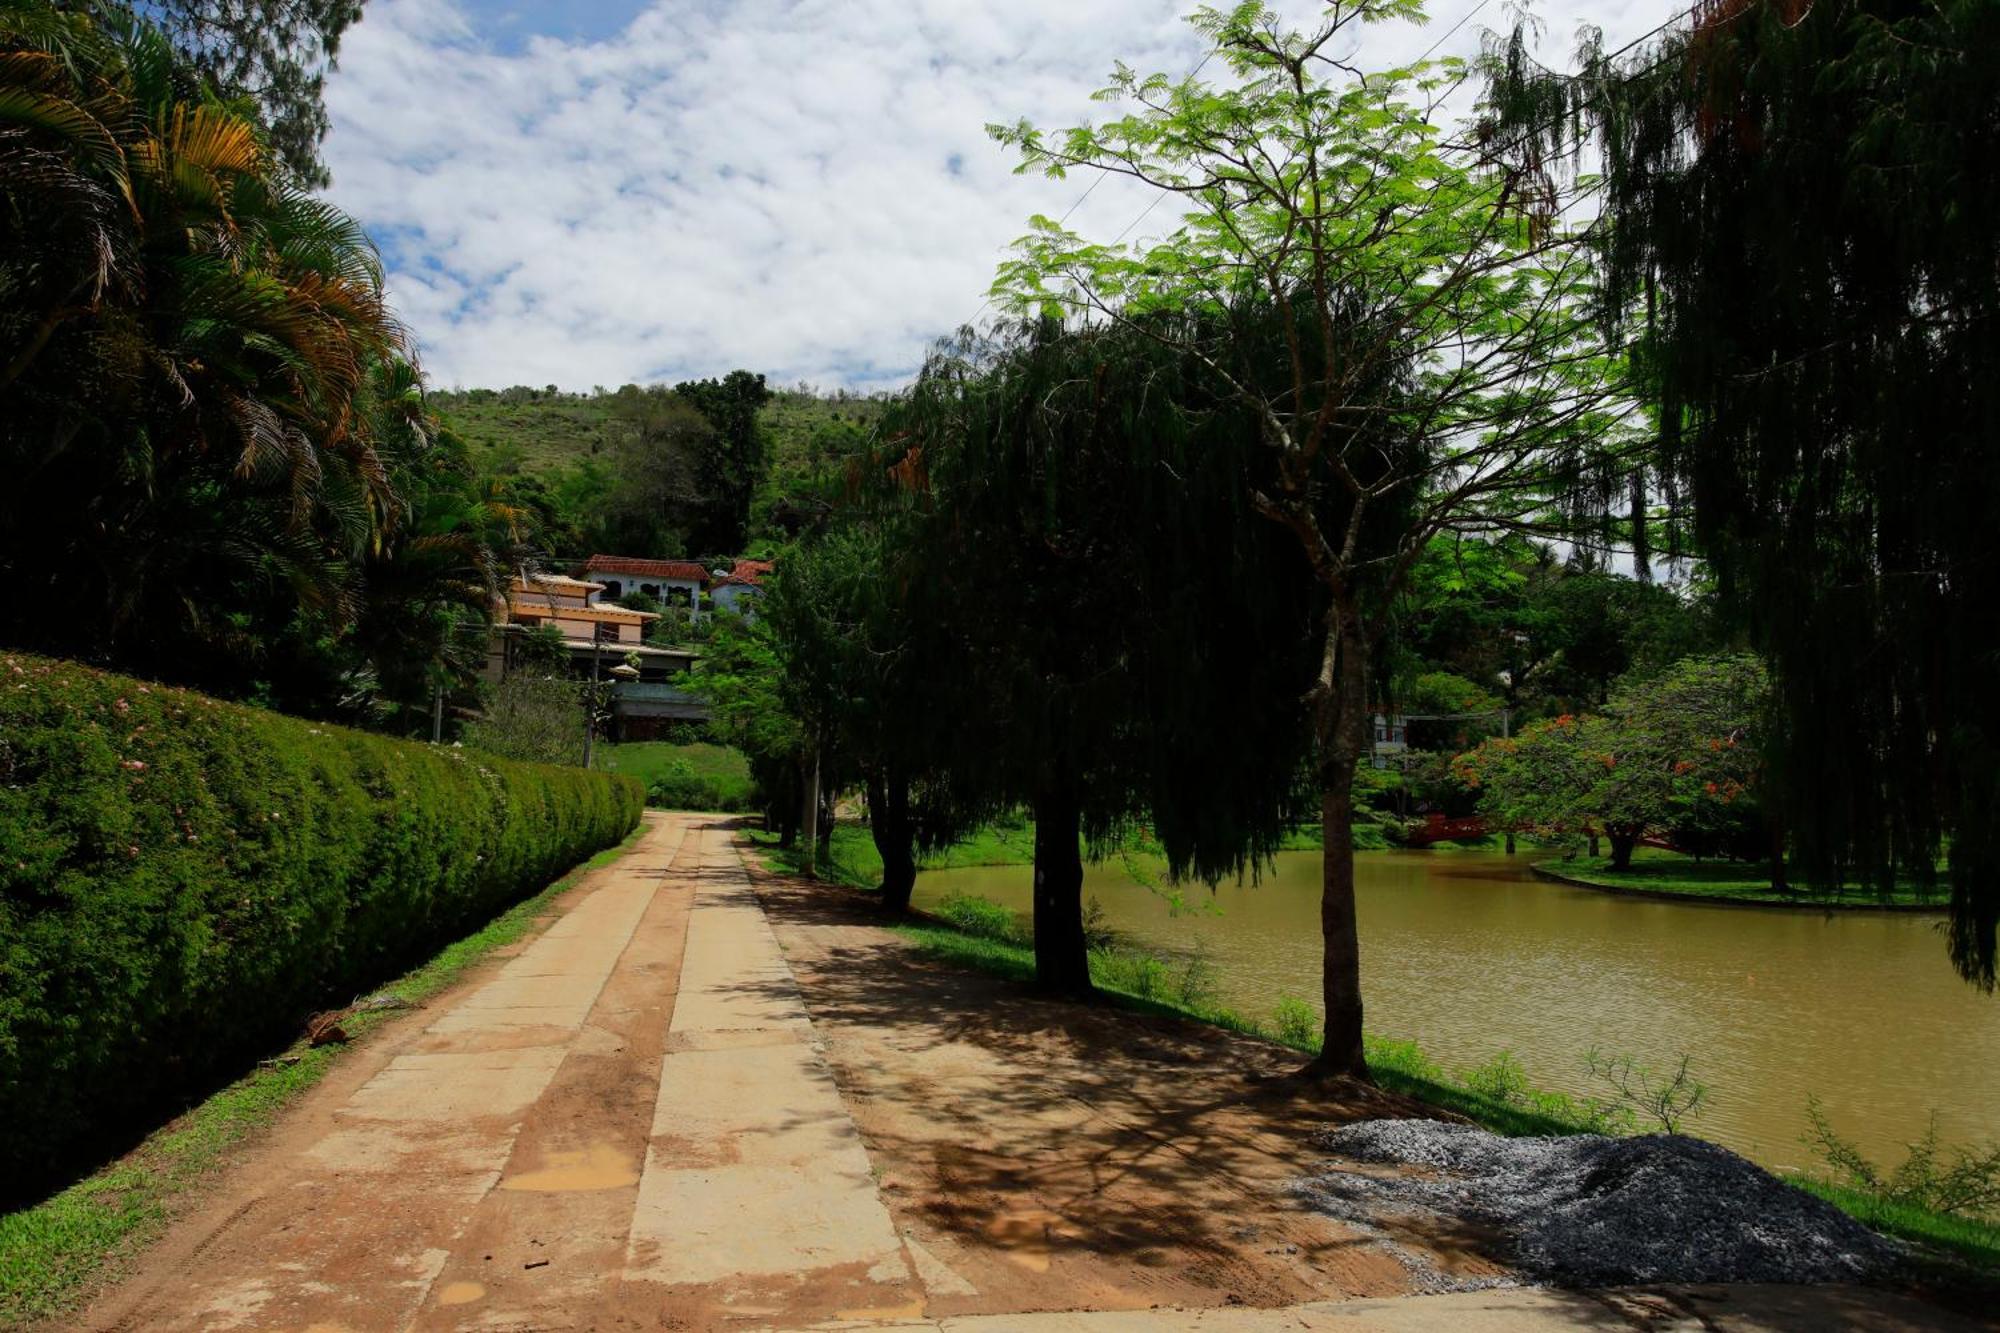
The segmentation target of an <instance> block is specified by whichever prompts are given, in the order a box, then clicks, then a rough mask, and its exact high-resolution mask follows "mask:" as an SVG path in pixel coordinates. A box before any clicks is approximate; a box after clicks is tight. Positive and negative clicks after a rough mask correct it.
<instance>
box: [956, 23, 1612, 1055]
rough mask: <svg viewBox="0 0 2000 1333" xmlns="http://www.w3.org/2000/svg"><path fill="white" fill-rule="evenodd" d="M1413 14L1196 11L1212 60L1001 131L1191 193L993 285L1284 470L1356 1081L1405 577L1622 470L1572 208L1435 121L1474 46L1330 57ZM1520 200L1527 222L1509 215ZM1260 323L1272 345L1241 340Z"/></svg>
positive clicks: (1045, 255)
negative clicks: (1383, 676)
mask: <svg viewBox="0 0 2000 1333" xmlns="http://www.w3.org/2000/svg"><path fill="white" fill-rule="evenodd" d="M1421 17H1422V10H1421V8H1420V7H1419V5H1418V4H1417V3H1415V0H1363V2H1362V3H1360V4H1355V5H1342V6H1337V7H1333V8H1330V9H1328V10H1327V11H1325V14H1324V16H1323V18H1322V19H1321V20H1320V21H1319V22H1318V23H1317V24H1316V25H1315V26H1313V27H1312V28H1310V29H1308V30H1303V31H1297V30H1291V29H1288V28H1286V27H1285V26H1284V25H1283V24H1282V22H1281V21H1280V20H1279V18H1278V17H1277V16H1276V14H1275V12H1274V11H1273V10H1271V9H1270V7H1268V6H1266V5H1263V4H1257V3H1249V4H1243V5H1237V6H1232V7H1231V8H1229V9H1227V10H1218V9H1213V8H1204V9H1201V10H1198V11H1196V13H1195V14H1194V16H1193V18H1192V20H1191V21H1192V22H1193V23H1194V25H1195V26H1196V28H1197V29H1198V30H1199V31H1200V32H1201V33H1202V35H1203V36H1204V37H1205V38H1206V39H1207V40H1208V42H1209V43H1210V47H1211V54H1210V57H1209V59H1208V61H1207V62H1205V63H1204V65H1203V66H1202V67H1201V68H1202V69H1203V70H1205V69H1208V68H1210V67H1211V66H1212V67H1214V68H1215V69H1217V70H1218V71H1220V73H1221V75H1222V77H1221V78H1220V79H1215V80H1209V81H1204V80H1203V79H1202V78H1201V77H1200V70H1198V71H1197V72H1196V73H1195V74H1193V75H1190V76H1187V77H1183V78H1176V77H1173V76H1169V75H1163V74H1162V75H1146V74H1142V73H1140V72H1138V71H1135V70H1132V69H1129V68H1125V67H1120V68H1119V69H1118V70H1117V71H1116V72H1115V73H1114V75H1113V76H1112V81H1111V84H1110V86H1109V87H1107V88H1106V89H1105V90H1104V91H1103V93H1102V94H1101V96H1100V100H1101V101H1103V102H1106V103H1115V104H1121V106H1122V110H1123V114H1117V115H1114V116H1113V117H1112V118H1111V119H1108V120H1106V121H1104V122H1102V123H1098V124H1090V125H1082V126H1077V127H1074V128H1071V129H1068V130H1065V131H1063V132H1061V133H1058V134H1047V133H1044V132H1043V131H1041V130H1039V129H1037V128H1036V127H1034V126H1033V125H1030V124H1027V123H1021V124H1017V125H1011V126H996V127H994V128H993V133H994V134H995V136H996V137H997V138H999V139H1000V141H1001V142H1003V143H1005V144H1008V145H1010V146H1012V147H1014V148H1016V149H1018V150H1019V152H1020V154H1021V159H1022V161H1021V169H1022V170H1035V169H1040V170H1044V171H1046V172H1048V173H1050V174H1052V175H1058V176H1061V175H1066V174H1067V173H1069V172H1071V171H1075V170H1078V169H1084V170H1095V171H1102V172H1106V173H1110V174H1114V175H1121V176H1127V177H1130V178H1133V179H1135V180H1137V181H1139V182H1141V183H1143V184H1145V185H1148V186H1151V187H1153V188H1155V189H1157V190H1159V191H1161V192H1162V194H1163V195H1165V196H1167V197H1170V198H1172V199H1174V200H1175V201H1177V202H1178V203H1179V205H1180V206H1181V208H1182V210H1183V213H1182V216H1181V217H1180V218H1179V219H1177V220H1175V221H1174V222H1172V223H1170V224H1169V225H1170V226H1171V228H1172V229H1171V231H1170V232H1169V234H1168V235H1167V236H1166V237H1165V238H1164V239H1163V240H1160V241H1158V242H1144V241H1141V242H1134V243H1131V244H1125V243H1121V242H1119V241H1113V242H1112V243H1110V244H1100V243H1093V242H1090V241H1087V240H1085V239H1084V238H1083V237H1081V236H1079V235H1077V234H1075V233H1073V232H1070V231H1068V230H1066V229H1065V228H1064V227H1063V226H1062V225H1061V224H1060V223H1057V222H1055V221H1052V220H1050V219H1047V218H1036V219H1034V221H1033V228H1034V229H1033V231H1032V232H1031V233H1030V234H1029V235H1028V236H1027V237H1026V238H1024V239H1023V240H1022V241H1021V242H1020V243H1019V244H1018V246H1017V249H1016V254H1015V257H1014V258H1013V259H1012V260H1010V261H1009V262H1007V263H1005V264H1004V265H1003V266H1002V268H1001V271H1000V274H999V277H998V279H997V281H996V283H995V287H994V295H995V297H996V300H998V301H999V302H1000V303H1001V305H1002V307H1003V308H1007V309H1015V310H1068V311H1081V312H1087V313H1088V314H1089V315H1090V316H1091V317H1093V318H1096V319H1100V320H1104V321H1109V322H1111V323H1114V324H1118V325H1121V326H1125V327H1129V328H1133V329H1136V330H1139V331H1141V332H1142V333H1144V334H1146V335H1147V336H1152V337H1155V338H1158V339H1160V340H1162V341H1164V342H1167V343H1169V344H1170V345H1171V346H1173V347H1174V348H1175V349H1176V350H1177V351H1178V352H1180V353H1181V354H1182V355H1184V356H1186V357H1188V358H1190V359H1191V360H1193V361H1194V362H1195V363H1196V364H1198V365H1200V366H1202V367H1203V368H1204V369H1205V370H1206V372H1207V373H1208V374H1209V376H1210V377H1211V378H1212V380H1213V382H1214V383H1215V385H1216V386H1217V390H1218V392H1220V393H1224V394H1226V395H1228V396H1229V397H1230V398H1232V399H1233V400H1234V401H1235V402H1236V403H1237V404H1239V405H1240V406H1241V408H1242V409H1243V410H1245V411H1247V412H1249V413H1251V414H1252V416H1253V419H1254V420H1255V421H1256V423H1257V427H1258V431H1259V439H1260V443H1261V444H1262V446H1263V447H1264V448H1265V449H1266V450H1267V451H1268V454H1269V462H1268V466H1269V468H1270V471H1271V479H1270V484H1269V485H1268V486H1265V487H1260V488H1258V489H1257V491H1256V502H1257V505H1258V507H1259V509H1261V510H1262V512H1263V513H1264V514H1265V515H1266V516H1267V517H1269V518H1270V519H1272V520H1274V521H1275V523H1276V524H1277V525H1278V526H1279V527H1280V529H1281V530H1282V531H1284V532H1285V533H1288V534H1289V535H1290V536H1291V537H1292V539H1293V540H1294V542H1295V544H1296V552H1297V555H1296V557H1295V558H1296V559H1297V560H1299V561H1300V563H1301V565H1302V566H1303V567H1304V568H1306V569H1308V570H1310V572H1311V573H1312V575H1313V576H1314V577H1315V578H1316V579H1317V580H1318V582H1319V585H1320V587H1321V588H1322V590H1323V592H1324V595H1325V598H1326V602H1327V607H1326V613H1325V617H1324V621H1323V624H1322V626H1321V638H1322V651H1321V658H1320V674H1319V682H1318V684H1317V686H1316V687H1315V689H1314V692H1313V716H1314V730H1315V735H1316V743H1317V752H1318V756H1319V761H1320V762H1319V785H1320V788H1321V818H1322V828H1323V834H1324V845H1325V849H1326V850H1325V858H1324V862H1325V864H1324V885H1323V894H1322V913H1321V919H1322V940H1323V948H1324V957H1325V969H1324V978H1323V984H1322V991H1323V998H1324V1003H1325V1014H1326V1024H1327V1027H1326V1034H1325V1040H1324V1042H1323V1045H1322V1053H1321V1055H1320V1056H1319V1058H1318V1059H1317V1060H1316V1061H1315V1062H1314V1064H1313V1066H1312V1069H1313V1070H1314V1071H1315V1072H1317V1073H1325V1074H1353V1075H1363V1076H1365V1073H1366V1064H1365V1061H1364V1059H1363V1055H1362V1045H1361V1029H1362V1004H1361V990H1360V951H1359V944H1358V940H1357V938H1356V933H1355V916H1354V859H1353V841H1352V830H1353V820H1354V804H1353V783H1354V772H1355V767H1356V764H1357V763H1358V762H1359V760H1360V758H1361V756H1362V753H1363V750H1364V747H1365V744H1366V734H1367V732H1366V727H1367V721H1368V715H1369V711H1370V705H1371V704H1372V702H1373V699H1372V697H1371V690H1370V673H1371V671H1372V670H1373V669H1374V667H1375V666H1376V659H1377V655H1378V652H1379V651H1380V648H1381V645H1382V642H1383V639H1384V636H1385V633H1386V631H1387V629H1388V628H1389V626H1390V625H1391V624H1392V623H1393V599H1394V595H1395V593H1396V591H1397V590H1398V588H1399V587H1400V586H1401V584H1402V583H1403V582H1404V580H1405V579H1406V578H1407V576H1408V573H1409V570H1410V567H1411V565H1412V564H1413V563H1414V562H1415V561H1416V560H1417V559H1418V558H1419V557H1420V556H1421V555H1422V554H1423V552H1424V551H1425V550H1426V549H1427V547H1428V546H1429V543H1430V541H1431V539H1432V538H1433V537H1435V536H1436V535H1437V534H1439V533H1440V532H1445V531H1451V530H1454V529H1471V530H1475V531H1486V532H1490V531H1493V530H1495V529H1499V530H1513V529H1519V528H1521V527H1523V526H1528V525H1533V524H1538V523H1547V524H1551V525H1555V526H1562V527H1573V526H1578V525H1580V524H1581V523H1582V521H1583V520H1584V519H1585V518H1586V517H1590V518H1594V517H1596V516H1597V515H1599V514H1601V512H1602V510H1603V508H1604V506H1605V504H1606V503H1607V498H1608V497H1612V496H1617V495H1619V494H1621V493H1622V491H1623V488H1624V485H1625V482H1626V480H1627V479H1628V478H1629V475H1630V472H1631V469H1632V463H1633V459H1632V449H1631V445H1632V443H1633V441H1632V440H1631V439H1630V438H1629V433H1628V432H1627V431H1625V430H1623V429H1621V427H1620V422H1621V421H1622V419H1623V416H1624V415H1625V414H1624V412H1623V410H1622V405H1621V404H1618V403H1616V402H1615V401H1612V400H1611V399H1610V397H1609V395H1610V392H1611V390H1613V389H1615V388H1616V384H1617V379H1616V376H1615V375H1614V374H1612V373H1611V372H1612V371H1613V370H1614V369H1615V366H1614V365H1613V364H1612V363H1610V362H1609V361H1607V359H1606V356H1605V348H1604V346H1603V340H1602V338H1601V337H1600V333H1599V330H1598V328H1597V327H1596V326H1595V325H1594V324H1593V323H1592V322H1591V320H1590V319H1589V318H1588V317H1587V311H1586V309H1585V307H1584V304H1583V300H1582V298H1583V297H1584V296H1585V295H1586V289H1585V282H1586V279H1587V270H1588V265H1587V263H1586V257H1585V255H1584V254H1583V253H1582V251H1581V248H1580V245H1579V238H1578V236H1577V234H1576V232H1575V231H1574V229H1572V228H1570V227H1569V226H1567V225H1566V224H1565V223H1564V222H1563V213H1562V210H1563V209H1564V208H1565V207H1566V206H1567V203H1568V202H1569V201H1567V200H1564V199H1561V198H1556V197H1553V196H1552V195H1551V194H1550V193H1549V192H1548V191H1545V190H1542V189H1541V185H1542V180H1541V178H1540V177H1539V176H1536V175H1534V174H1533V173H1530V172H1528V171H1526V170H1524V169H1506V168H1496V167H1495V166H1494V165H1493V163H1492V162H1491V160H1490V159H1489V158H1482V157H1480V156H1477V155H1474V154H1471V153H1466V152H1460V151H1455V150H1454V145H1453V144H1452V143H1450V142H1449V141H1448V140H1447V138H1446V135H1445V133H1444V131H1443V130H1441V129H1440V128H1439V127H1438V126H1437V125H1435V124H1434V123H1433V122H1434V120H1435V119H1436V117H1434V116H1433V115H1432V114H1431V111H1432V107H1433V104H1434V103H1435V101H1436V100H1437V99H1438V98H1439V97H1441V96H1442V94H1443V93H1444V92H1445V90H1446V89H1447V88H1448V87H1450V86H1452V85H1454V84H1455V83H1456V82H1458V81H1459V80H1460V79H1462V78H1463V77H1464V75H1465V74H1466V72H1467V71H1466V70H1465V68H1464V67H1463V65H1462V64H1461V62H1457V61H1452V60H1446V61H1440V62H1437V63H1436V64H1426V63H1419V64H1416V65H1412V66H1409V67H1406V68H1400V69H1394V70H1388V71H1384V72H1382V73H1379V74H1371V75H1369V76H1367V77H1365V78H1364V77H1360V76H1358V75H1357V74H1356V73H1355V72H1354V71H1353V69H1352V67H1351V65H1349V64H1348V63H1347V60H1346V57H1345V55H1344V54H1343V53H1342V52H1341V51H1340V49H1339V47H1340V45H1341V43H1343V42H1344V41H1346V40H1347V37H1346V36H1344V35H1343V34H1345V33H1347V32H1348V30H1349V29H1350V28H1351V27H1353V26H1355V25H1358V24H1360V23H1362V22H1365V21H1373V20H1382V19H1399V18H1400V19H1421ZM1524 192H1528V193H1531V194H1532V198H1533V201H1534V203H1535V205H1536V206H1535V207H1534V208H1533V209H1532V210H1531V211H1530V212H1529V213H1528V214H1527V215H1524V214H1523V212H1522V211H1520V210H1517V209H1516V208H1514V207H1512V205H1514V204H1515V203H1516V202H1517V201H1518V200H1520V199H1521V198H1522V197H1523V195H1524ZM1158 316H1166V317H1168V318H1170V319H1178V320H1180V321H1181V322H1180V323H1178V324H1168V325H1162V326H1155V325H1152V324H1151V323H1150V321H1151V320H1152V319H1153V318H1155V317H1158ZM1274 339H1276V340H1278V342H1279V344H1280V345H1281V347H1282V349H1283V354H1282V355H1281V356H1280V357H1279V358H1277V359H1276V360H1275V361H1273V360H1272V359H1270V358H1268V357H1260V356H1258V355H1256V352H1257V351H1259V350H1261V349H1264V348H1268V347H1270V346H1272V343H1273V340H1274ZM1246 352H1248V353H1250V355H1248V356H1247V357H1246V356H1245V353H1246Z"/></svg>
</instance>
